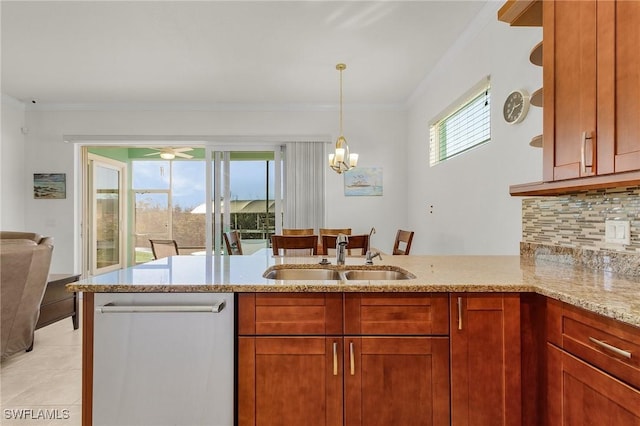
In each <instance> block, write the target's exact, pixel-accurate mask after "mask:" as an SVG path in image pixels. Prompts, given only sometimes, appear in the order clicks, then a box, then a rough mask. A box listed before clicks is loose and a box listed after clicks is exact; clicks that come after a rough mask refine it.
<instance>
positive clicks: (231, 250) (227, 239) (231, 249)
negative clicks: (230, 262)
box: [222, 231, 242, 256]
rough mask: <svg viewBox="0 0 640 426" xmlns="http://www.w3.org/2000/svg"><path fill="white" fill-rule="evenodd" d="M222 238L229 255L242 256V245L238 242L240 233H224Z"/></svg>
mask: <svg viewBox="0 0 640 426" xmlns="http://www.w3.org/2000/svg"><path fill="white" fill-rule="evenodd" d="M222 237H223V238H224V244H225V246H227V253H228V254H229V255H232V256H234V255H242V243H241V242H240V233H239V232H238V231H229V232H225V233H224V234H222Z"/></svg>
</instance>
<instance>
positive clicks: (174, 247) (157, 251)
mask: <svg viewBox="0 0 640 426" xmlns="http://www.w3.org/2000/svg"><path fill="white" fill-rule="evenodd" d="M149 242H150V243H151V251H152V252H153V258H154V259H162V258H163V257H169V256H177V255H178V254H180V253H179V252H178V243H177V242H176V240H149Z"/></svg>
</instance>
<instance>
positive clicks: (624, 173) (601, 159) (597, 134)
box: [505, 0, 640, 195]
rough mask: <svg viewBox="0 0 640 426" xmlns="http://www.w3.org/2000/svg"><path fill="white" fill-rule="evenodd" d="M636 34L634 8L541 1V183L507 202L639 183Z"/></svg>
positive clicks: (514, 190)
mask: <svg viewBox="0 0 640 426" xmlns="http://www.w3.org/2000/svg"><path fill="white" fill-rule="evenodd" d="M507 3H508V2H507ZM505 6H506V5H505ZM639 28H640V2H636V1H624V0H613V1H612V0H583V1H576V2H574V1H552V0H549V1H544V2H543V41H544V51H543V67H544V69H543V74H544V78H543V87H544V112H543V114H544V115H543V122H544V123H543V127H544V129H543V135H544V137H543V181H544V182H537V183H531V184H522V185H513V186H512V187H511V188H510V193H511V194H512V195H554V194H563V193H567V192H572V191H577V190H588V189H596V188H607V187H616V186H629V185H637V184H639V183H640V79H639V78H638V72H637V70H638V68H639V66H640V59H639V58H640V30H639Z"/></svg>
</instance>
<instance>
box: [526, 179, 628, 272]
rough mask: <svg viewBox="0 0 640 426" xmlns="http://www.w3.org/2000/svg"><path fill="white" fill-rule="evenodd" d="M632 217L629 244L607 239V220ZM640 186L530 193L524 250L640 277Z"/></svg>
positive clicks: (533, 253)
mask: <svg viewBox="0 0 640 426" xmlns="http://www.w3.org/2000/svg"><path fill="white" fill-rule="evenodd" d="M606 219H618V220H628V221H629V222H630V226H631V239H630V244H629V245H621V244H611V243H606V242H605V220H606ZM639 233H640V187H627V188H615V189H602V190H593V191H588V192H581V193H577V194H570V195H563V196H556V197H541V198H525V199H524V200H523V201H522V242H521V243H520V254H521V255H522V256H525V257H536V258H545V259H548V260H553V261H556V262H560V263H569V264H582V265H584V266H585V267H588V268H591V269H598V270H605V271H611V272H616V273H622V274H624V275H633V276H640V235H639Z"/></svg>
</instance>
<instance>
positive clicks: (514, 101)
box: [502, 90, 529, 124]
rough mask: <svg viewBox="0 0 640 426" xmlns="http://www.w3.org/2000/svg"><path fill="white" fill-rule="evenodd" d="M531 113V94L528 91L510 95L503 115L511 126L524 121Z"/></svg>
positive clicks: (516, 91)
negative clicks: (528, 113)
mask: <svg viewBox="0 0 640 426" xmlns="http://www.w3.org/2000/svg"><path fill="white" fill-rule="evenodd" d="M527 112H529V93H527V91H526V90H514V91H513V92H511V93H509V96H507V99H506V100H505V101H504V106H503V107H502V115H503V116H504V119H505V121H506V122H507V123H509V124H516V123H519V122H521V121H522V120H524V118H525V117H526V116H527Z"/></svg>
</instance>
